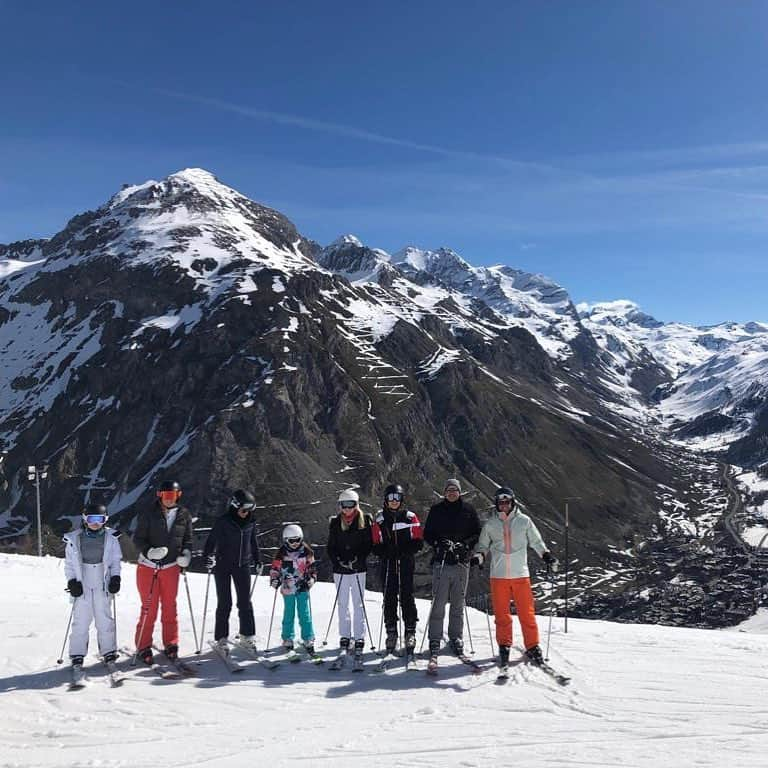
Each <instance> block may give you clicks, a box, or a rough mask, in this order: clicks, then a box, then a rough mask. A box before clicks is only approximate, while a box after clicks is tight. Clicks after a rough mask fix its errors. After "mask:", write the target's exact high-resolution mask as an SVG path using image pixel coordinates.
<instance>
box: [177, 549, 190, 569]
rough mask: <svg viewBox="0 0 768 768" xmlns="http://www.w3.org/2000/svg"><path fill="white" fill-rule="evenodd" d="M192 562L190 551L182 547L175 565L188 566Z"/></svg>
mask: <svg viewBox="0 0 768 768" xmlns="http://www.w3.org/2000/svg"><path fill="white" fill-rule="evenodd" d="M191 562H192V553H191V552H190V551H189V550H188V549H182V550H181V554H180V555H179V556H178V557H177V558H176V565H178V566H179V567H180V568H188V567H189V564H190V563H191Z"/></svg>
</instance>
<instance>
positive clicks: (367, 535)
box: [327, 490, 374, 668]
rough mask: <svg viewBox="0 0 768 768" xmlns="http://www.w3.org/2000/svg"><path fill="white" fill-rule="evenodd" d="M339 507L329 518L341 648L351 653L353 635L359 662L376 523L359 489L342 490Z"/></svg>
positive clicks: (329, 542)
mask: <svg viewBox="0 0 768 768" xmlns="http://www.w3.org/2000/svg"><path fill="white" fill-rule="evenodd" d="M337 508H338V514H336V515H334V516H333V517H331V518H330V519H329V525H328V546H327V552H328V558H329V559H330V561H331V565H332V566H333V581H334V583H335V584H336V603H337V608H338V612H339V637H340V640H339V650H340V652H341V653H345V654H346V653H349V644H350V639H351V638H354V653H355V662H356V664H358V666H359V665H361V664H362V659H363V649H364V648H365V628H366V619H365V605H364V603H363V596H364V594H365V574H366V569H367V565H366V558H367V557H368V555H369V554H370V553H371V550H372V549H373V544H374V540H373V526H372V521H371V517H370V515H366V514H364V513H363V511H362V510H361V509H360V497H359V496H358V495H357V492H356V491H353V490H347V491H342V492H341V493H340V494H339V498H338V501H337ZM350 602H351V603H352V618H351V620H350V615H349V605H350ZM361 668H362V667H361Z"/></svg>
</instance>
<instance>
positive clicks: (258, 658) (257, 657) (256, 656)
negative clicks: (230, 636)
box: [229, 640, 280, 669]
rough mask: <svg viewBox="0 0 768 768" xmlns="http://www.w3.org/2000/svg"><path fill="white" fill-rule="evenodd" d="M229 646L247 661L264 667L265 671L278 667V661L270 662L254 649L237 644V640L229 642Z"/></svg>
mask: <svg viewBox="0 0 768 768" xmlns="http://www.w3.org/2000/svg"><path fill="white" fill-rule="evenodd" d="M229 645H230V646H232V648H234V649H235V650H238V651H242V652H243V653H244V654H245V655H246V656H247V657H248V658H249V659H252V660H253V661H255V662H257V663H258V664H261V665H262V666H265V667H266V668H267V669H277V668H278V667H279V666H280V662H279V661H272V660H271V659H268V658H267V657H266V656H264V654H263V653H261V652H260V651H258V650H257V649H256V648H254V647H251V646H249V645H244V644H243V643H239V642H238V641H237V640H234V641H232V640H230V641H229Z"/></svg>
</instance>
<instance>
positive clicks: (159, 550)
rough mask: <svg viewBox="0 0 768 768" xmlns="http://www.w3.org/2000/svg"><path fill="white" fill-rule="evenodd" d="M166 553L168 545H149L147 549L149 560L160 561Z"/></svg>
mask: <svg viewBox="0 0 768 768" xmlns="http://www.w3.org/2000/svg"><path fill="white" fill-rule="evenodd" d="M167 554H168V547H150V548H149V549H148V550H147V557H148V558H149V559H150V560H155V561H157V562H160V560H162V559H163V558H164V557H165V556H166V555H167Z"/></svg>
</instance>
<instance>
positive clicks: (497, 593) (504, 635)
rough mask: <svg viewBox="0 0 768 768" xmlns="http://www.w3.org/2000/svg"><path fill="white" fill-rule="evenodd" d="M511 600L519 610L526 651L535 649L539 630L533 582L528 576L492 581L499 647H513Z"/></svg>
mask: <svg viewBox="0 0 768 768" xmlns="http://www.w3.org/2000/svg"><path fill="white" fill-rule="evenodd" d="M510 600H513V601H514V603H515V608H516V609H517V618H518V620H519V621H520V626H521V627H522V630H523V642H524V643H525V648H526V650H527V649H528V648H533V646H534V645H538V642H539V628H538V626H537V624H536V613H535V606H534V602H533V591H532V590H531V580H530V578H528V577H527V576H525V577H523V578H520V579H491V602H492V603H493V615H494V617H495V618H496V642H498V644H499V645H512V615H511V614H510V612H509V601H510Z"/></svg>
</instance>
